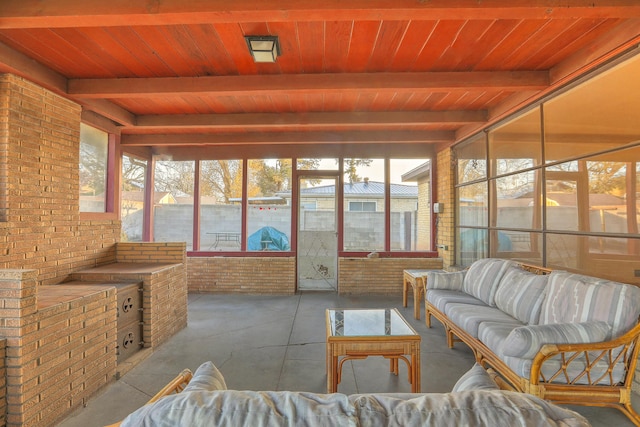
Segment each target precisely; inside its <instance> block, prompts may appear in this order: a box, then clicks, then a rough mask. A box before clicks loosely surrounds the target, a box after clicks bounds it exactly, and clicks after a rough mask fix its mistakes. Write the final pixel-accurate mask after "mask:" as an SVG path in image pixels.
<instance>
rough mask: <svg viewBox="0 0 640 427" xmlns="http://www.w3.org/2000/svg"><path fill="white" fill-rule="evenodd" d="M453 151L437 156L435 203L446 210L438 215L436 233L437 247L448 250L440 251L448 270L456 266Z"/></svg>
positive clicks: (442, 152) (444, 151)
mask: <svg viewBox="0 0 640 427" xmlns="http://www.w3.org/2000/svg"><path fill="white" fill-rule="evenodd" d="M451 154H452V152H451V149H450V148H446V149H444V150H442V151H440V152H439V153H438V155H437V159H436V164H437V167H438V168H437V172H438V173H437V176H438V183H437V191H438V197H437V198H438V200H434V202H438V203H442V204H443V205H444V210H443V212H442V213H439V214H438V225H437V231H436V236H437V240H436V245H445V246H447V249H446V250H444V249H438V254H439V256H440V257H441V258H442V264H443V268H445V269H447V268H449V267H451V266H453V265H454V264H455V229H454V225H455V224H454V221H455V215H454V214H455V203H454V195H455V192H454V180H453V173H454V168H453V165H452V158H451Z"/></svg>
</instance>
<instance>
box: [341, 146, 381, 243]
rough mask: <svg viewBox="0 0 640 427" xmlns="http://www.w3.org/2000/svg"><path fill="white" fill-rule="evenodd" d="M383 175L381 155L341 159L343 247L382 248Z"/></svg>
mask: <svg viewBox="0 0 640 427" xmlns="http://www.w3.org/2000/svg"><path fill="white" fill-rule="evenodd" d="M384 176H385V174H384V159H353V158H350V159H344V194H343V197H344V202H343V203H344V211H345V212H344V224H343V230H344V231H343V232H344V238H343V242H344V250H345V251H365V252H371V251H381V250H384V242H385V185H384ZM352 208H353V210H351V209H352ZM374 208H375V210H373V209H374Z"/></svg>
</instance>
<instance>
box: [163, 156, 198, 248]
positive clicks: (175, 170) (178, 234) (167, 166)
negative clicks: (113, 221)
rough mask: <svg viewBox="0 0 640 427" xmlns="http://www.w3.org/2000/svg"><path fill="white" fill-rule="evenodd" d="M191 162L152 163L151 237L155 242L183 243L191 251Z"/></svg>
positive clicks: (193, 163)
mask: <svg viewBox="0 0 640 427" xmlns="http://www.w3.org/2000/svg"><path fill="white" fill-rule="evenodd" d="M194 177H195V162H193V161H173V160H161V161H157V162H156V167H155V183H154V190H155V191H154V198H153V199H154V201H153V203H154V205H153V237H154V240H155V241H156V242H186V243H187V250H188V251H190V250H193V188H194V181H195V178H194Z"/></svg>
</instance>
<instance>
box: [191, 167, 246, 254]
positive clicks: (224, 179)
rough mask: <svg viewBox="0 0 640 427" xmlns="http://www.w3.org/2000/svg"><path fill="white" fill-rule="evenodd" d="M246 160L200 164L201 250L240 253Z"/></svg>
mask: <svg viewBox="0 0 640 427" xmlns="http://www.w3.org/2000/svg"><path fill="white" fill-rule="evenodd" d="M241 242H242V160H203V161H201V162H200V250H203V251H239V250H241V248H242V246H241Z"/></svg>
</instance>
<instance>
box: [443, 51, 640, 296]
mask: <svg viewBox="0 0 640 427" xmlns="http://www.w3.org/2000/svg"><path fill="white" fill-rule="evenodd" d="M639 73H640V56H638V55H637V56H635V57H634V58H631V59H629V60H627V61H626V62H623V63H621V64H618V65H616V66H614V67H612V68H610V69H609V70H607V71H606V72H603V73H602V74H601V75H599V76H597V77H596V78H593V79H590V80H588V81H586V83H582V84H578V85H577V86H575V87H573V88H570V89H568V90H567V91H566V92H564V93H562V94H560V95H559V96H556V97H555V98H553V99H550V100H547V101H544V102H542V103H541V105H540V106H538V107H537V108H535V109H533V110H529V111H528V112H525V113H523V114H522V115H520V116H518V117H515V118H513V119H510V120H509V121H508V122H507V123H506V124H503V125H500V126H497V127H496V128H495V129H491V130H489V132H488V138H487V142H488V154H489V160H490V162H489V164H488V165H487V167H485V164H484V158H485V150H484V149H483V147H482V146H483V144H482V141H484V140H485V134H484V133H482V134H479V135H477V136H475V137H473V138H472V139H471V140H470V141H469V142H468V143H463V144H460V146H459V147H455V148H454V156H455V158H456V159H457V167H458V170H457V177H458V182H457V183H456V199H457V200H456V204H457V209H458V211H457V212H458V215H457V221H458V223H457V224H456V226H457V230H456V238H457V245H456V250H457V252H456V257H457V263H459V264H460V265H462V266H467V265H469V264H470V263H471V262H473V261H474V260H476V259H478V258H484V257H492V256H497V257H501V258H513V259H517V260H519V261H525V262H530V263H534V264H540V265H543V266H547V267H550V268H556V269H557V268H559V269H568V270H574V271H579V272H581V273H585V274H589V275H594V276H597V277H604V278H608V279H612V280H618V281H621V282H625V283H634V284H638V283H640V282H638V279H637V276H636V271H637V268H636V267H637V263H638V261H637V260H638V259H639V257H640V231H639V228H640V201H639V200H640V192H639V191H638V188H640V178H639V174H640V140H639V139H638V135H640V120H638V119H639V118H640V115H639V113H638V111H640V99H639V98H638V97H637V96H635V95H636V93H637V92H638V90H640V83H639V82H640V81H638V79H633V78H628V76H635V75H637V74H639ZM620 76H624V77H622V78H620ZM542 129H544V138H542V137H541V135H542V133H543V132H542ZM543 148H544V150H543ZM485 170H486V174H485V172H484V171H485ZM487 189H488V190H489V191H488V192H487Z"/></svg>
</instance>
